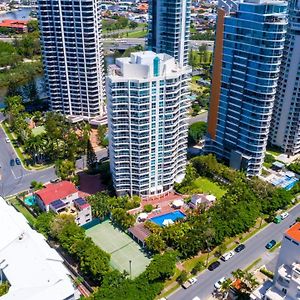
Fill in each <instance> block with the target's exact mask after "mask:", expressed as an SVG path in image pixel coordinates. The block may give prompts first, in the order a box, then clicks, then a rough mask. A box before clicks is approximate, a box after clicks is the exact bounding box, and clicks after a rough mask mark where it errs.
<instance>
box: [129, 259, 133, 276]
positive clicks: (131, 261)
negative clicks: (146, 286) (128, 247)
mask: <svg viewBox="0 0 300 300" xmlns="http://www.w3.org/2000/svg"><path fill="white" fill-rule="evenodd" d="M131 263H132V261H131V260H129V275H130V279H131Z"/></svg>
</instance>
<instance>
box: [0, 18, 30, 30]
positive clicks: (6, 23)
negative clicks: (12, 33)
mask: <svg viewBox="0 0 300 300" xmlns="http://www.w3.org/2000/svg"><path fill="white" fill-rule="evenodd" d="M27 23H28V21H23V20H3V21H1V22H0V27H11V28H24V27H25V26H26V25H27Z"/></svg>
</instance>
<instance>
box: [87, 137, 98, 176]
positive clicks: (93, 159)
mask: <svg viewBox="0 0 300 300" xmlns="http://www.w3.org/2000/svg"><path fill="white" fill-rule="evenodd" d="M86 161H87V166H88V169H89V171H93V170H94V169H95V167H96V163H97V156H96V153H95V151H94V149H93V147H92V144H91V141H90V140H88V142H87V149H86Z"/></svg>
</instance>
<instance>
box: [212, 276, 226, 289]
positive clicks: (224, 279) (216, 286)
mask: <svg viewBox="0 0 300 300" xmlns="http://www.w3.org/2000/svg"><path fill="white" fill-rule="evenodd" d="M225 281H226V278H225V277H222V278H221V279H219V280H218V281H217V282H216V283H215V284H214V287H215V289H217V290H219V289H220V288H221V287H222V284H223V283H224V282H225Z"/></svg>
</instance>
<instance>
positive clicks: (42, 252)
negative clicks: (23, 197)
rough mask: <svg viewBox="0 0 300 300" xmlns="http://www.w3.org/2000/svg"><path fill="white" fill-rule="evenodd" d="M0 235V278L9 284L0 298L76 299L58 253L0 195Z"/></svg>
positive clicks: (26, 299) (28, 299) (67, 273)
mask: <svg viewBox="0 0 300 300" xmlns="http://www.w3.org/2000/svg"><path fill="white" fill-rule="evenodd" d="M0 237H1V239H0V258H1V259H0V279H1V283H2V282H8V284H9V286H10V287H9V290H8V292H7V293H6V294H5V295H3V296H1V297H0V299H1V300H38V299H43V300H73V299H79V293H78V291H77V290H76V289H75V287H74V285H73V283H72V281H71V278H70V273H69V271H68V270H67V268H66V267H65V266H64V264H63V259H62V257H61V256H60V255H59V254H58V253H57V252H56V250H55V249H53V248H51V247H50V246H49V245H48V244H47V242H46V240H45V237H44V236H43V235H42V234H40V233H38V232H36V231H35V230H33V229H32V228H31V227H30V225H29V224H28V222H27V220H26V219H25V217H24V216H23V215H22V214H21V213H19V212H18V211H16V209H15V208H14V207H13V206H11V205H8V204H7V203H6V202H5V200H4V199H3V198H2V197H0Z"/></svg>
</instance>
